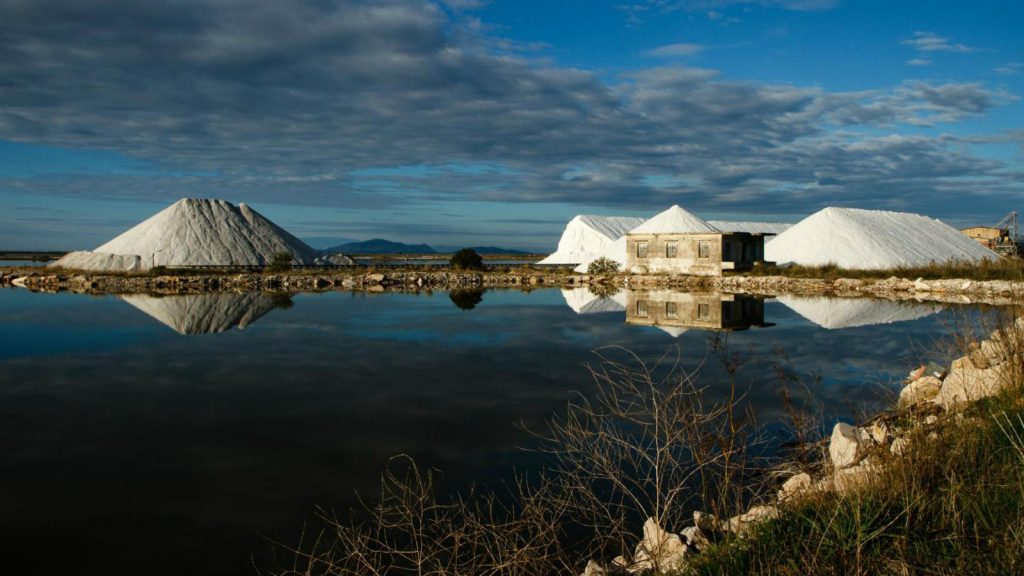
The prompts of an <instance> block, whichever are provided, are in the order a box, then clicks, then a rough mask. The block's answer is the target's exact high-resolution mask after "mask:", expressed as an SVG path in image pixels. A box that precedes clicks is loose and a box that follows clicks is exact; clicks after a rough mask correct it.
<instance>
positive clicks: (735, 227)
mask: <svg viewBox="0 0 1024 576" xmlns="http://www.w3.org/2000/svg"><path fill="white" fill-rule="evenodd" d="M708 224H710V225H712V226H714V227H715V228H717V229H719V230H721V231H722V232H747V233H749V234H782V233H783V232H785V231H786V230H789V229H790V228H792V227H793V225H792V224H789V223H786V222H733V221H730V220H708Z"/></svg>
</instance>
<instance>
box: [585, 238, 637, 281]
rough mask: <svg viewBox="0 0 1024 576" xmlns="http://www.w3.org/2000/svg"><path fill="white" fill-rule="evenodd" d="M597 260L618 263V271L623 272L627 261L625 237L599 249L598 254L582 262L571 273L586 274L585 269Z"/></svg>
mask: <svg viewBox="0 0 1024 576" xmlns="http://www.w3.org/2000/svg"><path fill="white" fill-rule="evenodd" d="M598 258H608V259H609V260H614V261H615V262H617V263H618V265H619V270H624V269H625V268H626V260H627V256H626V237H625V236H623V237H621V238H619V239H618V240H615V241H614V242H612V243H610V244H607V245H606V246H605V247H604V248H602V249H601V251H600V252H598V253H596V254H594V255H593V256H592V257H591V258H590V259H588V260H587V261H586V262H583V263H581V264H580V265H579V266H577V267H575V268H573V271H574V272H578V273H580V274H586V273H587V269H588V268H590V263H591V262H593V261H594V260H597V259H598Z"/></svg>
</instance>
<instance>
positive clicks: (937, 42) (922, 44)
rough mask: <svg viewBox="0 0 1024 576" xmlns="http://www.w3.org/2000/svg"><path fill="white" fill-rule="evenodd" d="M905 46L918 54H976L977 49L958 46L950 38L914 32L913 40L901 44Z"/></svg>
mask: <svg viewBox="0 0 1024 576" xmlns="http://www.w3.org/2000/svg"><path fill="white" fill-rule="evenodd" d="M902 44H904V45H906V46H912V47H913V48H914V49H915V50H917V51H918V52H960V53H966V52H977V51H978V49H977V48H972V47H970V46H966V45H964V44H958V43H954V42H952V40H951V39H950V38H946V37H944V36H939V35H938V34H935V33H934V32H914V37H913V38H908V39H906V40H904V41H903V42H902Z"/></svg>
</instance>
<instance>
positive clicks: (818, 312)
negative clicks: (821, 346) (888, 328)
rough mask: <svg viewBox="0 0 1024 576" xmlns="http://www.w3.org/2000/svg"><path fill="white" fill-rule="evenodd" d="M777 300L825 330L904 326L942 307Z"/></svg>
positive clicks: (806, 298)
mask: <svg viewBox="0 0 1024 576" xmlns="http://www.w3.org/2000/svg"><path fill="white" fill-rule="evenodd" d="M777 300H778V301H779V302H782V303H783V304H785V305H786V306H787V307H788V308H790V309H791V310H793V311H794V312H796V313H797V314H799V315H801V316H803V317H804V318H806V319H808V320H810V321H811V322H813V323H815V324H817V325H818V326H821V327H822V328H826V329H828V330H835V329H839V328H854V327H856V326H870V325H873V324H892V323H893V322H906V321H909V320H917V319H918V318H924V317H925V316H931V315H932V314H935V313H937V312H940V311H941V310H942V306H939V305H936V304H910V303H907V302H891V301H889V300H875V299H872V298H830V297H827V296H778V297H777Z"/></svg>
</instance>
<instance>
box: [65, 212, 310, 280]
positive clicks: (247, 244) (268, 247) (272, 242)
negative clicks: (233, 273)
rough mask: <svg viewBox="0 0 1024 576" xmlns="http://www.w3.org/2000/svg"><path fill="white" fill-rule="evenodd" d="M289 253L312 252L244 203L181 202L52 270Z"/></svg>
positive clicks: (138, 267)
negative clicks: (236, 204)
mask: <svg viewBox="0 0 1024 576" xmlns="http://www.w3.org/2000/svg"><path fill="white" fill-rule="evenodd" d="M280 252H287V253H288V254H290V255H291V256H292V258H293V259H294V261H295V262H296V263H299V264H310V263H312V262H313V259H314V258H316V251H315V250H313V249H312V248H310V247H309V246H308V245H306V243H305V242H303V241H301V240H299V239H298V238H296V237H295V236H292V235H291V234H289V233H288V232H286V231H285V230H284V229H282V228H281V227H280V226H278V225H276V224H274V223H273V222H271V221H270V220H268V219H267V218H265V217H264V216H262V215H261V214H259V213H258V212H256V211H255V210H253V209H251V208H249V207H248V206H246V205H245V204H239V205H238V206H235V205H233V204H231V203H229V202H225V201H223V200H204V199H183V200H179V201H178V202H175V203H174V204H172V205H171V206H169V207H167V208H165V209H163V210H161V211H160V212H158V213H156V214H155V215H153V216H152V217H150V218H149V219H147V220H145V221H144V222H142V223H140V224H138V225H137V226H135V227H134V228H132V229H130V230H128V231H127V232H125V233H124V234H121V235H120V236H118V237H116V238H114V239H113V240H111V241H110V242H107V243H106V244H104V245H102V246H100V247H99V248H97V249H96V250H94V251H92V252H72V253H71V254H68V255H67V256H65V257H64V258H61V259H60V260H57V261H56V262H54V263H53V264H51V266H55V267H62V268H73V269H77V270H93V271H116V270H120V271H142V270H148V269H150V268H152V267H154V266H242V265H250V266H251V265H265V264H269V263H270V261H271V259H272V258H273V257H274V255H275V254H277V253H280Z"/></svg>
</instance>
